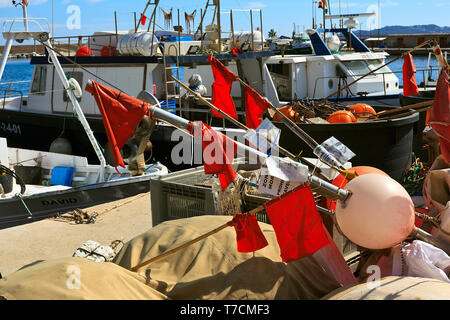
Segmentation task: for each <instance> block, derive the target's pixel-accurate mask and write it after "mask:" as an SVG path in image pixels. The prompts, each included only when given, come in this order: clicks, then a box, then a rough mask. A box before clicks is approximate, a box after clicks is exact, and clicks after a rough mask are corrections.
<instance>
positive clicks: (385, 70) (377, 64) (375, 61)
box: [367, 59, 392, 74]
mask: <svg viewBox="0 0 450 320" xmlns="http://www.w3.org/2000/svg"><path fill="white" fill-rule="evenodd" d="M367 63H368V64H369V66H370V68H371V69H372V70H376V69H378V68H379V67H381V66H383V65H384V64H385V62H384V61H383V60H382V59H373V60H367ZM376 73H380V74H381V73H392V70H391V69H389V68H388V67H386V66H384V67H383V68H381V69H380V70H378V71H377V72H376Z"/></svg>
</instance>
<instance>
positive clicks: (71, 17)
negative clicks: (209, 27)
mask: <svg viewBox="0 0 450 320" xmlns="http://www.w3.org/2000/svg"><path fill="white" fill-rule="evenodd" d="M17 1H18V2H19V1H20V0H17ZM328 1H329V3H330V6H331V8H330V9H331V13H332V14H338V13H339V11H341V12H342V13H365V12H375V11H377V10H378V5H379V4H380V7H381V14H380V19H378V17H372V18H360V19H358V20H359V22H360V24H361V25H360V26H359V27H358V28H361V29H363V30H369V29H376V28H378V26H379V24H380V26H381V27H383V26H387V25H405V26H408V25H417V24H436V25H439V26H448V25H450V22H449V21H448V12H449V11H450V0H435V1H425V0H340V1H339V0H328ZM11 2H12V1H11V0H0V19H5V18H11V17H21V16H22V10H21V9H20V7H18V8H15V7H14V6H12V4H11ZM152 2H154V1H152ZM206 2H207V1H206V0H181V1H180V0H161V1H160V5H159V6H160V8H162V9H164V10H165V11H169V10H170V8H173V10H174V11H173V22H174V24H175V25H176V24H177V9H179V12H180V24H181V25H182V26H183V27H184V26H185V22H184V13H185V12H187V13H189V14H190V13H192V12H193V11H194V10H197V12H196V16H195V26H197V24H198V23H199V21H200V9H203V10H204V8H205V5H206ZM211 2H212V1H211ZM316 2H317V1H316ZM29 3H30V4H29V7H28V16H29V17H35V18H47V19H48V21H49V23H50V25H52V22H53V25H54V33H55V34H54V35H55V36H67V35H90V34H92V33H93V32H95V31H105V30H114V29H115V19H114V12H115V11H116V12H117V21H118V28H119V30H129V29H132V28H134V13H133V12H136V13H137V17H138V19H139V16H140V13H141V12H143V10H144V8H145V5H146V3H147V0H128V1H124V0H29ZM52 3H53V6H54V19H52ZM339 5H340V7H339ZM314 7H317V4H316V5H315V6H314ZM230 9H232V10H233V21H234V23H233V24H234V29H235V30H239V31H243V30H250V27H251V20H250V13H249V11H248V10H249V9H252V11H253V25H254V28H255V29H256V28H257V27H259V26H260V13H259V10H262V20H263V24H262V26H263V32H264V34H265V36H267V33H268V31H269V30H270V29H274V30H275V31H276V32H277V35H278V36H280V35H287V36H290V35H291V34H292V31H293V30H294V24H295V25H296V29H297V31H299V32H302V31H304V30H306V29H308V28H311V26H312V16H313V1H312V0H297V1H293V0H256V1H247V0H222V1H221V11H222V12H223V13H222V15H221V21H222V25H223V29H224V30H225V31H229V30H230V27H229V25H230V23H229V21H230V14H229V10H230ZM213 11H214V8H209V9H208V11H207V14H206V18H205V23H206V24H210V23H211V22H212V16H213ZM150 15H151V13H150V12H149V11H147V13H146V16H150ZM316 15H317V19H318V20H319V23H320V22H322V10H321V9H316ZM147 23H148V22H147ZM156 23H157V24H158V25H159V26H161V27H164V19H163V15H162V12H161V10H157V20H156Z"/></svg>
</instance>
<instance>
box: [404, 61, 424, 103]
mask: <svg viewBox="0 0 450 320" xmlns="http://www.w3.org/2000/svg"><path fill="white" fill-rule="evenodd" d="M419 94H420V93H419V87H418V86H417V81H416V66H415V65H414V60H413V56H412V55H411V54H410V53H408V54H407V55H406V56H405V59H404V62H403V95H404V96H405V97H407V96H412V95H419Z"/></svg>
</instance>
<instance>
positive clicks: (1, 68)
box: [0, 38, 14, 80]
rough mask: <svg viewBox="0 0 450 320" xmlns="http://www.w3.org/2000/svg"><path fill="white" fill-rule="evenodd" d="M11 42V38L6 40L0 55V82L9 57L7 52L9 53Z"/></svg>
mask: <svg viewBox="0 0 450 320" xmlns="http://www.w3.org/2000/svg"><path fill="white" fill-rule="evenodd" d="M13 41H14V40H13V39H12V38H8V39H6V44H5V47H4V49H3V54H2V60H1V62H0V80H1V79H2V76H3V71H5V66H6V62H7V61H8V56H9V52H10V51H11V46H12V43H13Z"/></svg>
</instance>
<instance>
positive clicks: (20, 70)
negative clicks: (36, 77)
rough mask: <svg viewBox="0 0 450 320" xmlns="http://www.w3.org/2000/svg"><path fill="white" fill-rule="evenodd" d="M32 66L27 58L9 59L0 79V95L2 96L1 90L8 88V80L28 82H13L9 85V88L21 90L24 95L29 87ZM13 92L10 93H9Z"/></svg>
mask: <svg viewBox="0 0 450 320" xmlns="http://www.w3.org/2000/svg"><path fill="white" fill-rule="evenodd" d="M33 67H34V66H33V65H31V64H30V60H29V59H19V60H9V61H8V62H7V63H6V66H5V71H4V72H3V76H2V79H1V80H0V96H3V94H4V91H3V90H9V84H8V83H9V82H17V81H29V82H24V83H14V84H12V85H11V90H17V91H21V92H22V93H23V94H24V95H27V94H28V92H29V89H30V84H31V82H30V81H31V77H32V76H33ZM13 94H14V92H12V93H11V95H13Z"/></svg>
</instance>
